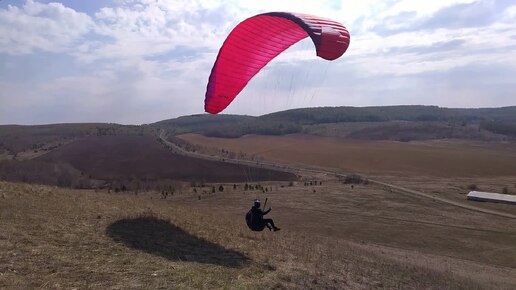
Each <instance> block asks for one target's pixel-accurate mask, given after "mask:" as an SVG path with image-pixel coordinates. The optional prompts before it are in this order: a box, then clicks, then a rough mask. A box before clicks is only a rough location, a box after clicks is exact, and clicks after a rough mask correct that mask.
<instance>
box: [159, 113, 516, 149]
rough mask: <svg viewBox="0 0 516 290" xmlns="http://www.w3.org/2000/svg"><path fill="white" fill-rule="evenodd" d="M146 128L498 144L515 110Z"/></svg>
mask: <svg viewBox="0 0 516 290" xmlns="http://www.w3.org/2000/svg"><path fill="white" fill-rule="evenodd" d="M336 124H338V125H336ZM151 126H157V127H159V128H162V129H165V130H167V131H169V132H170V133H172V134H182V133H198V134H202V135H205V136H210V137H226V138H235V137H240V136H243V135H246V134H259V135H284V134H292V133H307V134H315V135H323V136H340V137H349V138H358V139H375V140H377V139H388V140H399V141H410V140H421V139H423V140H425V139H442V138H457V139H476V140H504V139H513V138H515V137H516V107H503V108H482V109H450V108H440V107H436V106H386V107H361V108H357V107H321V108H305V109H294V110H288V111H282V112H277V113H272V114H267V115H263V116H259V117H250V116H238V115H194V116H188V117H180V118H177V119H171V120H165V121H161V122H157V123H154V124H152V125H151ZM343 127H345V128H343ZM342 130H345V132H343V131H342Z"/></svg>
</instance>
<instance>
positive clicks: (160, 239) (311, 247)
mask: <svg viewBox="0 0 516 290" xmlns="http://www.w3.org/2000/svg"><path fill="white" fill-rule="evenodd" d="M269 186H272V187H274V190H273V193H270V196H269V197H271V198H273V199H272V200H273V201H274V203H273V204H272V205H273V206H274V210H273V212H272V213H273V216H274V218H276V219H277V221H278V222H279V223H280V226H282V227H283V229H282V231H281V232H279V233H269V232H261V233H254V232H249V231H248V230H247V228H246V227H245V225H244V223H243V220H242V219H243V218H242V215H243V212H245V210H246V209H247V203H248V202H249V200H251V199H252V198H254V197H255V196H260V194H258V193H256V192H254V193H243V192H242V191H241V190H240V189H239V188H237V189H236V190H234V191H233V190H228V191H225V192H224V193H223V194H217V195H203V196H202V199H201V200H200V201H199V200H198V199H197V195H194V194H183V195H179V196H178V195H175V196H174V197H173V198H172V199H166V200H162V199H159V194H157V193H145V194H139V195H137V196H135V195H128V194H124V195H114V194H107V193H103V192H98V193H96V192H93V191H78V190H65V189H58V188H55V187H45V186H32V185H25V184H13V183H6V182H1V183H0V191H1V192H2V193H3V194H4V195H3V196H5V198H3V199H1V200H0V229H1V231H0V288H2V289H4V288H5V289H72V288H77V289H83V288H89V289H142V288H144V289H170V288H177V289H214V288H215V289H264V288H265V289H273V288H276V289H285V288H289V289H290V288H292V289H309V288H313V289H371V288H378V289H380V288H381V289H400V288H403V289H504V288H505V289H510V288H514V287H515V285H516V272H515V269H514V264H512V265H510V266H509V265H508V263H510V261H509V262H508V261H507V260H504V259H502V258H501V257H503V256H507V255H512V253H513V250H512V249H508V248H501V247H499V248H498V250H499V251H498V252H497V253H493V255H492V257H491V258H490V260H489V259H487V260H486V259H483V258H481V259H477V260H476V261H469V260H468V259H460V258H458V257H457V256H460V255H462V254H465V253H466V251H464V252H461V253H459V254H457V255H451V256H447V254H442V253H438V252H435V251H434V250H435V249H434V247H433V246H427V247H422V248H418V247H420V246H417V245H416V246H415V247H414V248H412V249H411V248H410V247H406V246H405V245H404V244H403V243H398V244H397V246H395V245H392V246H386V245H382V244H381V243H378V242H377V241H375V240H374V239H373V237H374V236H377V235H379V236H387V235H388V233H389V232H390V233H391V234H390V235H392V236H395V235H397V233H394V232H392V230H393V229H396V228H402V227H405V226H407V225H408V224H410V223H406V222H400V224H398V225H396V224H397V223H398V222H396V221H393V220H390V221H389V220H387V222H378V218H379V217H380V216H388V214H387V213H390V214H391V215H394V216H395V218H397V219H400V220H401V219H412V220H415V221H416V222H417V221H424V219H425V218H426V219H430V220H434V218H436V217H437V216H439V215H440V214H441V213H443V212H445V211H446V209H443V210H441V211H439V210H438V209H435V211H439V212H435V213H432V212H430V213H429V215H428V216H427V215H425V211H426V210H428V211H431V210H432V207H431V206H426V207H424V205H423V204H422V203H421V202H420V201H418V200H417V199H416V200H411V201H410V203H409V204H407V205H403V204H404V203H405V201H406V200H403V198H407V197H403V198H402V199H401V200H397V199H396V196H392V197H391V198H390V200H387V202H388V204H389V206H387V208H385V209H383V212H382V211H381V210H382V208H384V207H383V206H380V207H379V206H378V205H368V203H369V202H371V201H372V200H374V198H375V197H378V195H382V194H383V195H385V194H386V193H382V192H380V191H379V190H378V189H375V188H360V187H359V188H357V191H356V192H353V193H349V192H348V191H344V190H343V188H341V187H339V185H337V184H336V183H331V182H330V181H328V185H327V186H325V185H323V186H322V187H318V188H317V194H316V195H314V194H312V195H310V193H309V192H305V191H303V190H305V189H306V188H304V187H291V188H281V187H279V188H278V189H276V186H275V184H269ZM339 188H340V189H339ZM306 191H308V190H306ZM310 192H312V191H310ZM359 196H362V198H358V200H356V199H357V197H359ZM384 197H386V196H384ZM350 200H356V202H355V203H354V204H350V203H349V201H350ZM296 203H299V204H297V205H296ZM319 203H321V204H323V205H324V207H325V208H326V209H328V210H336V211H338V212H339V214H335V213H331V212H329V211H328V212H321V214H316V210H319V209H321V208H319V207H320V206H322V205H321V204H319ZM339 204H340V205H341V206H344V208H338V206H339ZM418 204H419V206H423V208H420V209H424V211H419V212H416V209H414V212H409V213H403V212H404V211H405V210H407V209H408V208H409V207H410V206H414V205H418ZM424 204H426V202H425V203H424ZM277 205H278V206H277ZM282 206H284V207H285V208H283V209H282ZM330 206H333V208H329V207H330ZM287 207H291V208H292V209H290V210H287ZM298 207H299V209H296V208H298ZM354 207H357V208H356V209H353V208H354ZM364 207H365V208H369V210H368V211H367V215H366V216H364V217H362V218H361V222H360V223H358V224H357V227H355V230H356V231H358V229H359V228H360V227H363V226H365V225H367V224H376V225H377V229H376V232H374V231H373V232H371V233H369V234H368V235H366V236H363V237H359V238H356V237H352V236H350V237H348V236H349V235H352V232H351V230H350V228H349V227H345V226H344V225H345V224H346V223H349V222H350V221H351V223H354V222H357V220H356V219H357V217H359V215H358V214H357V213H359V212H361V211H362V212H364V209H365V208H364ZM309 209H312V210H314V211H313V214H310V215H308V214H307V211H306V210H309ZM369 215H371V216H369ZM413 215H417V216H416V217H414V216H413ZM465 218H466V215H463V216H459V217H456V219H457V220H455V221H454V223H456V222H457V223H458V222H460V221H461V219H465ZM442 219H443V220H442V221H436V222H447V219H446V218H445V217H443V218H442ZM477 219H478V220H477V223H479V224H473V225H469V226H470V227H474V228H480V229H483V228H484V227H485V228H487V229H491V225H490V224H485V225H484V224H482V223H481V220H482V219H481V218H477ZM389 223H392V224H393V225H394V226H389ZM493 223H494V224H498V228H493V229H492V231H498V232H500V233H499V234H493V233H492V232H491V234H490V235H489V236H490V238H489V240H482V234H481V235H480V237H479V236H478V235H477V234H472V236H471V237H470V239H471V240H472V241H474V240H476V239H479V240H478V241H479V244H482V246H483V247H488V248H493V249H494V248H496V247H497V246H498V245H500V244H503V243H505V239H507V236H510V235H511V233H510V232H507V231H508V230H509V229H507V228H505V230H504V229H503V227H504V225H503V221H500V220H498V221H494V222H493ZM438 227H441V226H438ZM441 228H445V229H447V230H446V231H443V232H442V236H441V238H442V239H446V240H448V241H453V240H455V239H462V238H463V237H462V236H461V235H460V234H459V235H455V233H456V232H457V231H460V229H457V228H453V227H451V228H447V227H441ZM485 228H484V229H485ZM371 229H372V228H369V230H371ZM463 230H464V229H463ZM407 231H411V232H412V234H413V238H414V239H416V238H420V239H421V236H419V237H418V235H420V234H421V233H422V232H423V231H430V232H433V231H434V229H433V226H432V225H428V224H426V225H425V224H421V225H420V226H419V231H418V230H417V228H416V229H414V228H408V229H407ZM465 231H467V230H465ZM474 232H475V231H470V233H474ZM434 233H435V234H439V233H440V232H439V231H438V232H434ZM482 233H483V232H482ZM378 239H379V240H381V238H378ZM403 239H404V237H400V239H398V241H401V240H403ZM391 240H393V241H395V240H396V239H391ZM433 241H435V240H433V239H430V240H427V242H428V243H429V244H431V243H432V242H433ZM512 245H514V243H513V244H512ZM407 248H408V249H407ZM474 256H476V253H475V252H470V253H469V258H471V257H474ZM496 264H498V265H500V264H506V266H505V267H504V266H495V265H496Z"/></svg>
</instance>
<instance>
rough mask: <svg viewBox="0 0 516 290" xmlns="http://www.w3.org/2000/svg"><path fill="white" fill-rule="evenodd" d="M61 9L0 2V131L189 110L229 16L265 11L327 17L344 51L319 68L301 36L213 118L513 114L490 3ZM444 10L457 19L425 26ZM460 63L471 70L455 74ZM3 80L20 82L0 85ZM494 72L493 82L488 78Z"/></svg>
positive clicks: (500, 31) (502, 22)
mask: <svg viewBox="0 0 516 290" xmlns="http://www.w3.org/2000/svg"><path fill="white" fill-rule="evenodd" d="M63 3H64V4H60V3H48V4H44V3H42V2H37V1H32V0H29V1H26V2H25V4H20V5H19V6H12V5H11V6H5V5H4V8H1V7H2V6H0V123H9V122H13V121H10V120H15V121H16V122H22V123H23V122H24V123H38V122H72V121H110V122H121V123H141V122H145V123H147V122H152V121H157V120H160V119H165V118H170V117H174V116H179V115H185V114H192V113H202V112H203V100H204V93H205V89H206V83H207V80H208V76H209V74H210V70H211V66H212V65H213V62H214V61H215V58H216V55H217V51H218V48H219V47H220V46H221V44H222V43H223V41H224V39H225V37H226V36H227V34H228V33H229V32H230V31H231V29H232V28H233V27H234V26H236V25H237V24H238V23H239V22H240V21H242V20H244V19H246V18H248V17H251V16H253V15H255V14H258V13H263V12H269V11H292V12H301V13H308V14H315V15H321V16H325V17H327V18H331V19H335V20H337V21H340V22H342V23H343V24H344V25H345V26H346V27H348V29H349V30H350V33H351V45H350V47H349V49H348V51H347V52H346V54H345V55H344V56H343V57H342V58H340V59H338V60H336V61H334V62H327V61H324V60H322V59H319V58H317V57H315V52H314V48H313V45H312V44H311V42H310V40H309V39H308V40H305V41H303V42H301V43H299V44H298V45H296V46H294V47H292V49H289V50H288V51H286V52H285V53H283V54H281V55H280V56H279V57H278V58H277V59H275V60H273V61H272V62H271V63H269V65H267V66H266V68H265V69H264V70H262V71H261V72H260V73H259V74H258V75H257V76H256V77H255V78H254V79H253V80H252V81H251V82H250V83H249V85H248V86H247V87H246V88H245V89H244V91H242V93H241V95H240V96H238V97H237V99H236V101H235V102H234V103H233V104H232V105H231V106H230V107H229V108H228V110H227V111H225V113H243V114H263V113H268V112H272V111H275V110H281V109H289V108H293V107H302V106H323V105H333V106H338V105H384V104H406V103H409V104H417V103H420V104H437V105H457V106H470V107H471V106H475V105H476V104H481V105H489V106H496V104H499V105H510V104H513V105H514V101H512V103H511V100H514V98H513V96H512V98H511V95H510V92H511V91H515V90H516V87H515V85H514V82H513V81H512V82H511V80H512V75H514V74H515V73H516V59H515V58H514V57H513V55H514V48H515V47H516V38H515V37H514V35H516V27H514V24H513V22H514V18H515V17H516V12H515V11H516V6H514V5H513V6H512V7H505V6H503V5H502V6H500V5H499V4H498V2H497V1H492V0H478V1H473V0H435V1H408V0H400V1H396V0H393V1H380V0H362V1H336V0H334V1H324V0H321V1H300V0H285V1H278V0H262V1H254V0H227V1H223V0H206V1H202V0H190V1H183V0H169V1H161V0H115V1H109V2H108V1H106V7H104V8H101V9H99V10H97V11H96V12H95V13H91V14H90V15H87V14H85V13H81V12H80V11H81V9H80V8H81V7H80V6H73V7H74V8H71V7H67V6H66V5H72V3H68V2H63ZM81 3H82V2H81ZM107 4H109V5H107ZM459 4H460V5H459ZM462 4H464V5H462ZM464 7H466V8H468V7H470V8H471V7H473V8H475V9H476V10H475V9H474V11H473V10H472V11H473V12H475V13H476V12H477V11H478V7H488V8H489V9H485V10H483V11H484V12H485V13H484V15H483V16H485V17H484V18H483V21H482V19H479V21H478V22H473V24H474V26H472V25H471V23H469V22H468V23H462V22H461V21H465V22H466V21H471V18H472V17H471V15H476V14H475V13H473V12H471V13H473V14H471V13H470V14H471V15H470V14H468V13H469V12H468V13H466V14H464V13H462V12H460V11H462V10H461V9H463V8H464ZM443 9H445V10H443ZM454 9H457V11H458V12H457V13H459V14H460V13H462V14H460V15H462V16H464V15H465V16H464V17H462V18H461V17H457V19H451V20H450V19H449V18H446V17H445V18H439V17H440V15H441V16H442V12H443V11H445V12H446V13H452V15H453V13H455V12H454V11H455V10H454ZM464 9H465V8H464ZM468 9H469V8H468ZM450 11H451V12H450ZM468 11H469V10H468ZM466 12H467V11H466ZM446 15H448V16H449V14H446ZM446 15H445V16H446ZM495 15H496V17H494V16H495ZM448 16H447V17H448ZM473 18H474V17H473ZM443 19H444V20H443ZM446 21H451V23H452V24H453V25H448V24H447V23H446ZM463 24H464V25H463ZM425 25H426V26H425ZM382 29H383V30H382ZM42 52H45V54H41V53H42ZM53 53H55V54H53ZM40 54H41V57H39V58H38V57H35V58H31V59H34V61H35V62H37V61H39V60H38V59H40V58H50V59H52V58H59V60H61V62H64V61H65V60H63V59H64V58H63V56H65V55H66V56H68V57H69V59H70V60H68V63H69V65H68V66H67V67H66V72H65V71H63V72H62V74H61V75H57V76H56V74H52V77H50V76H48V77H47V78H46V79H45V78H44V76H45V74H46V69H45V67H44V66H41V67H38V63H31V64H30V65H29V64H27V62H28V59H29V58H28V57H26V56H27V55H31V56H40ZM49 63H50V64H51V63H52V62H51V61H45V62H44V64H45V65H48V64H49ZM469 68H475V69H478V70H479V72H478V73H476V74H468V73H469V72H468V69H469ZM495 68H496V69H498V68H501V70H495ZM24 69H25V70H29V69H30V70H34V73H32V74H24V71H23V70H24ZM483 70H485V72H483ZM10 71H16V72H17V73H16V75H20V76H21V75H23V76H24V77H25V78H26V79H22V78H18V79H13V78H14V77H9V78H8V74H9V72H10ZM498 71H501V72H503V73H495V74H496V77H495V78H494V77H493V78H489V74H490V73H491V75H492V74H493V72H498ZM307 72H308V73H307ZM324 74H325V75H324ZM9 75H10V74H9ZM33 75H38V78H43V80H41V79H37V80H34V79H32V76H33ZM299 75H301V76H302V77H299ZM465 75H467V76H468V80H471V81H469V82H457V83H456V84H454V85H453V86H450V84H449V82H448V80H449V79H462V78H463V77H464V76H465ZM322 76H324V77H322ZM444 76H446V77H444ZM475 78H478V79H477V81H472V80H475ZM480 79H481V81H480ZM8 80H9V81H8ZM11 80H14V83H11V82H10V81H11ZM15 83H16V84H15ZM494 83H496V84H501V86H502V88H500V89H497V88H496V87H493V86H492V84H494ZM429 84H431V86H430V85H429ZM490 84H491V85H490ZM511 84H512V87H511ZM455 86H458V87H455ZM421 88H431V89H429V90H435V91H438V92H439V95H438V96H436V95H432V94H430V93H426V92H425V93H420V91H421V90H422V89H421ZM423 90H424V89H423ZM416 94H417V95H419V97H414V95H416ZM314 95H316V97H314ZM468 95H469V96H470V97H471V98H469V99H468ZM13 96H16V97H15V98H14V97H13ZM451 96H454V97H453V98H452V97H451ZM468 102H469V103H468Z"/></svg>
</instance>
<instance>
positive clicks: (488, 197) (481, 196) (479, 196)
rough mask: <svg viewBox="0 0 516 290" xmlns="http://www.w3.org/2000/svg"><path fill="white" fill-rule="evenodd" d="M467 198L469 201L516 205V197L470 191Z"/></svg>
mask: <svg viewBox="0 0 516 290" xmlns="http://www.w3.org/2000/svg"><path fill="white" fill-rule="evenodd" d="M467 198H468V199H469V200H478V201H493V202H504V203H513V204H516V195H509V194H500V193H493V192H482V191H470V192H469V193H468V196H467Z"/></svg>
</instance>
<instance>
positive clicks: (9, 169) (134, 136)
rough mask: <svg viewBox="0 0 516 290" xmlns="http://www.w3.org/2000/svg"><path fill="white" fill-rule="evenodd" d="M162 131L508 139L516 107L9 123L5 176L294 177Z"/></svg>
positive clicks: (1, 161)
mask: <svg viewBox="0 0 516 290" xmlns="http://www.w3.org/2000/svg"><path fill="white" fill-rule="evenodd" d="M163 131H165V132H166V133H167V136H168V137H169V138H171V139H170V140H171V141H173V140H172V139H174V138H173V136H174V135H180V134H184V133H198V134H203V135H206V136H212V137H229V138H236V137H240V136H243V135H246V134H261V135H283V134H291V133H304V134H311V135H320V136H337V137H343V138H353V139H365V140H397V141H411V140H431V139H447V138H455V139H467V140H484V141H506V140H516V107H504V108H482V109H449V108H440V107H436V106H388V107H363V108H355V107H324V108H305V109H295V110H288V111H282V112H277V113H272V114H267V115H263V116H259V117H252V116H239V115H223V114H222V115H208V114H202V115H193V116H184V117H179V118H175V119H170V120H164V121H160V122H156V123H153V124H146V125H140V126H135V125H119V124H103V123H88V124H51V125H38V126H19V125H4V126H0V179H3V180H11V181H24V182H37V183H46V184H58V185H64V186H73V187H91V186H98V185H99V184H102V183H105V182H110V183H111V184H113V183H117V184H119V185H120V184H122V183H124V185H126V187H134V186H136V185H135V184H139V183H140V182H142V181H143V180H145V182H147V183H148V182H149V181H152V182H158V181H159V180H183V181H191V182H204V181H206V182H209V181H212V182H215V181H219V182H232V181H234V182H237V181H246V180H250V179H252V180H271V179H272V180H293V179H295V178H296V177H295V176H293V175H291V174H289V173H284V172H279V171H270V170H264V169H260V168H251V169H249V168H247V167H246V168H242V167H241V166H237V165H234V164H227V163H223V162H215V161H207V160H201V159H196V158H192V157H185V156H181V155H176V154H174V153H172V152H169V151H168V150H167V149H166V148H165V146H163V144H159V142H157V141H156V138H157V136H158V135H159V134H160V132H163ZM175 139H179V138H175ZM183 142H184V141H183ZM183 145H184V144H183ZM249 174H251V175H252V178H251V177H250V176H249Z"/></svg>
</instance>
